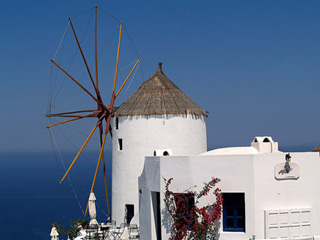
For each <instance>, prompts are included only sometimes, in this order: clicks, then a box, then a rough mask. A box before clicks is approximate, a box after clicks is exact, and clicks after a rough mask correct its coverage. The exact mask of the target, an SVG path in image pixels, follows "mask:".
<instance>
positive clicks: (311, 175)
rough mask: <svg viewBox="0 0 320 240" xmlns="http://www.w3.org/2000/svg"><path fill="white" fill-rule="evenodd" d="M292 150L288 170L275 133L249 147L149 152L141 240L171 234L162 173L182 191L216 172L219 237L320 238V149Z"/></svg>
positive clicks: (228, 239)
mask: <svg viewBox="0 0 320 240" xmlns="http://www.w3.org/2000/svg"><path fill="white" fill-rule="evenodd" d="M290 155H291V161H290V163H289V168H288V169H289V170H288V172H286V171H285V165H286V164H285V162H286V160H285V159H286V153H283V152H280V151H278V143H276V142H274V141H273V140H272V139H271V138H270V137H256V138H255V139H254V141H253V142H252V143H251V146H250V147H235V148H223V149H216V150H213V151H209V152H205V153H203V154H200V155H191V156H190V155H184V156H167V157H163V156H159V157H146V159H145V164H144V169H143V173H142V175H141V176H140V177H139V188H140V205H141V207H140V228H141V229H140V231H141V239H150V240H151V239H168V238H169V236H170V235H169V231H170V226H168V225H167V218H168V213H167V211H166V209H165V206H164V202H163V199H164V194H163V193H164V191H165V189H164V186H165V183H164V181H163V179H162V178H163V177H164V178H167V179H169V178H171V177H173V181H172V186H171V188H172V190H173V191H174V192H177V193H178V192H183V191H184V190H186V189H188V188H190V187H191V186H194V185H197V186H198V187H196V188H195V190H200V189H201V188H202V185H203V182H208V181H210V180H211V178H212V177H218V178H220V179H221V182H220V183H219V187H220V188H221V189H222V192H223V197H224V203H223V210H224V212H223V216H222V219H221V226H220V238H219V239H220V240H233V239H234V240H242V239H243V240H244V239H246V240H248V239H249V238H252V236H253V235H255V236H256V238H257V239H313V237H314V236H315V238H314V239H319V238H317V236H318V237H319V236H320V200H319V198H320V166H319V164H320V161H319V154H318V153H313V152H306V153H290ZM210 200H211V201H214V199H212V198H211V199H210V198H207V201H208V202H210ZM208 202H203V204H207V203H208ZM160 229H161V231H160Z"/></svg>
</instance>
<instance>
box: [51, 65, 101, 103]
mask: <svg viewBox="0 0 320 240" xmlns="http://www.w3.org/2000/svg"><path fill="white" fill-rule="evenodd" d="M51 62H52V63H53V64H54V65H56V66H57V67H58V68H59V69H60V70H61V71H62V72H64V73H65V74H66V75H67V76H68V77H69V78H71V80H72V81H74V82H75V83H76V84H77V85H78V86H79V87H81V88H82V89H83V90H84V91H85V92H86V93H88V94H89V95H90V97H92V98H93V100H95V101H96V102H97V103H98V104H100V103H99V101H98V99H96V98H95V97H94V96H93V95H92V94H91V93H90V92H89V91H88V90H87V89H86V88H85V87H84V86H82V85H81V84H80V83H79V82H78V81H77V80H75V79H74V78H73V77H72V76H71V75H70V74H69V73H68V72H67V71H66V70H64V69H63V68H62V67H60V66H59V64H57V63H56V62H55V61H54V60H52V59H51Z"/></svg>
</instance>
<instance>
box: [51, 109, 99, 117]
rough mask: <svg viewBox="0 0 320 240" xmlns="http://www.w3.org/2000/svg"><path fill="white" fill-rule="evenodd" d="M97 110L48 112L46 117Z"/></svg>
mask: <svg viewBox="0 0 320 240" xmlns="http://www.w3.org/2000/svg"><path fill="white" fill-rule="evenodd" d="M94 111H95V110H79V111H72V112H62V113H48V114H46V117H59V116H60V115H66V114H73V113H84V112H94Z"/></svg>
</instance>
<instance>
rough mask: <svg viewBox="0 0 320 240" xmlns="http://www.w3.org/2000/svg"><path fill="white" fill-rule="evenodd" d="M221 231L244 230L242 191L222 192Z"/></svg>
mask: <svg viewBox="0 0 320 240" xmlns="http://www.w3.org/2000/svg"><path fill="white" fill-rule="evenodd" d="M222 196H223V231H224V232H245V230H246V228H245V225H246V224H245V223H246V219H245V204H244V193H223V194H222Z"/></svg>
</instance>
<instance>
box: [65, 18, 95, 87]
mask: <svg viewBox="0 0 320 240" xmlns="http://www.w3.org/2000/svg"><path fill="white" fill-rule="evenodd" d="M69 21H70V25H71V28H72V31H73V34H74V37H75V39H76V42H77V45H78V47H79V50H80V53H81V56H82V59H83V61H84V64H85V65H86V68H87V71H88V74H89V77H90V80H91V82H92V85H93V87H94V89H95V91H96V93H97V88H96V85H95V84H94V81H93V78H92V75H91V72H90V69H89V66H88V63H87V60H86V58H85V56H84V53H83V51H82V48H81V45H80V42H79V40H78V37H77V34H76V31H75V30H74V27H73V24H72V21H71V18H69Z"/></svg>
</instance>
